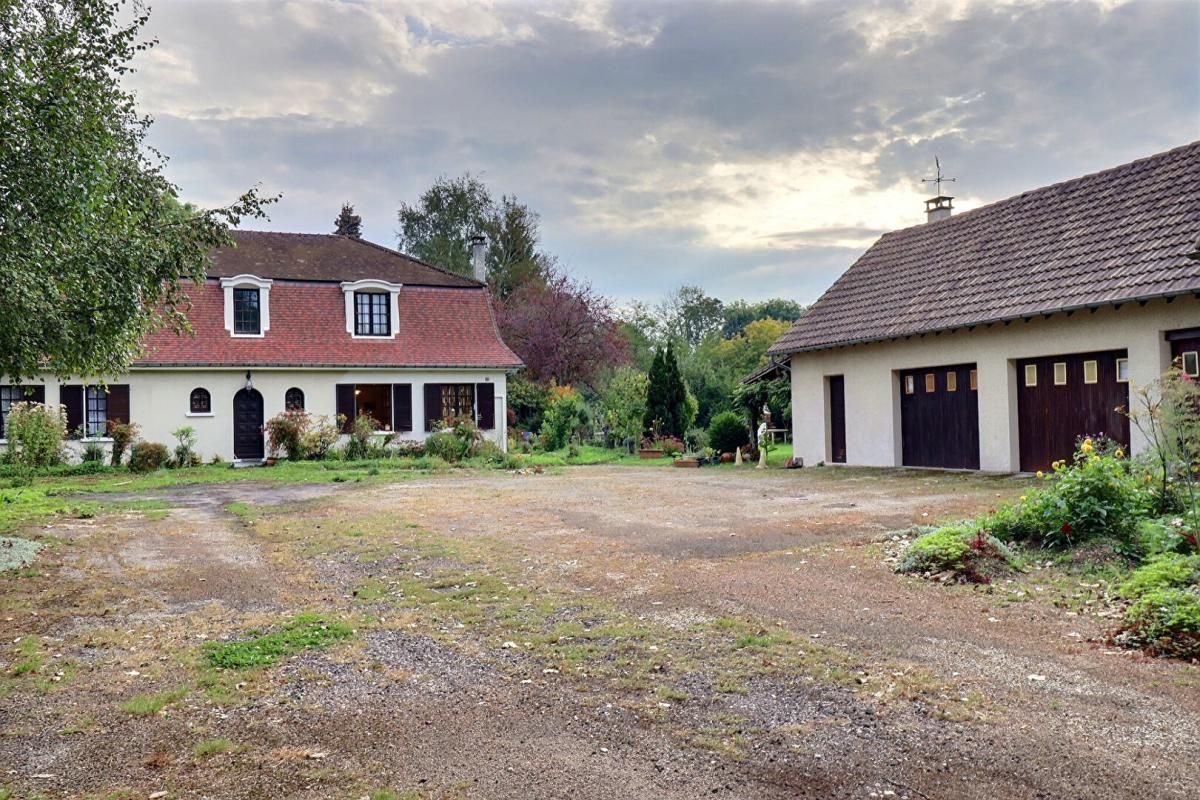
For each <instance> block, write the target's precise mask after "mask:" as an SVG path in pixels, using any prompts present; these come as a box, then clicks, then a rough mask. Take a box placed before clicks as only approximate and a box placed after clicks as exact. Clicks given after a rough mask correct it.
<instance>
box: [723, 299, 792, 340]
mask: <svg viewBox="0 0 1200 800" xmlns="http://www.w3.org/2000/svg"><path fill="white" fill-rule="evenodd" d="M807 310H808V309H807V308H805V307H804V306H802V305H800V304H799V303H797V302H796V301H794V300H785V299H783V298H782V297H773V298H771V299H770V300H764V301H762V302H761V303H748V302H746V301H745V300H735V301H734V302H732V303H728V304H726V305H725V307H724V309H722V312H721V316H722V325H721V335H722V336H723V337H725V338H726V339H731V338H733V337H734V336H737V335H738V334H739V333H741V332H742V331H743V330H745V328H746V326H747V325H749V324H750V323H751V322H754V321H755V320H760V319H777V320H781V321H783V322H795V321H796V320H798V319H800V317H802V316H804V312H805V311H807Z"/></svg>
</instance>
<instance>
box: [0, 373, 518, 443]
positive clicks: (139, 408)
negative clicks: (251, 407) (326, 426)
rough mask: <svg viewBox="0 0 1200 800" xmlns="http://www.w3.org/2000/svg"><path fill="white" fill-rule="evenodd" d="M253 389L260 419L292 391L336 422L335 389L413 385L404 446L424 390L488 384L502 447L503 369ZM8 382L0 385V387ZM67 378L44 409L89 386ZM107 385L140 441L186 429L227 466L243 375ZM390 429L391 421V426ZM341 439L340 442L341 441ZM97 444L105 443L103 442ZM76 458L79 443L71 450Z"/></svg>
mask: <svg viewBox="0 0 1200 800" xmlns="http://www.w3.org/2000/svg"><path fill="white" fill-rule="evenodd" d="M250 372H251V378H252V380H253V383H254V388H255V389H257V390H258V391H259V392H261V393H262V396H263V418H264V420H266V419H270V418H271V417H273V416H275V415H276V414H279V413H280V412H282V411H283V410H284V394H285V393H286V392H287V390H288V389H289V388H291V387H293V386H295V387H299V388H300V389H301V390H303V392H304V404H305V410H306V411H308V412H309V413H310V414H313V415H323V416H327V417H329V418H330V419H334V418H335V417H336V415H337V407H336V405H337V398H336V391H335V389H334V387H335V386H336V385H337V384H339V383H410V384H412V402H413V430H412V431H409V432H404V433H401V434H399V438H401V439H405V440H417V441H422V440H424V439H425V437H426V436H428V434H427V433H426V432H425V425H424V420H425V416H424V411H425V402H424V391H423V387H424V385H425V384H426V383H491V384H493V385H494V386H495V387H496V388H495V396H496V427H495V429H494V430H491V431H486V432H485V433H486V435H487V436H488V438H490V439H492V440H493V441H495V442H496V443H497V444H499V445H500V446H501V447H506V446H507V439H508V432H507V421H508V415H507V411H508V398H507V381H506V377H507V376H506V374H505V372H504V371H502V370H451V369H446V370H394V369H393V370H388V369H346V370H341V369H331V370H296V369H265V368H256V369H252V370H250ZM4 382H7V381H3V380H0V383H4ZM87 382H89V381H82V380H78V379H72V380H70V381H59V380H56V379H54V378H51V377H46V378H45V379H44V381H32V382H30V381H27V382H26V383H45V385H46V402H47V403H58V402H59V386H60V385H61V384H63V383H76V384H77V383H87ZM108 383H110V384H128V385H129V413H130V417H131V421H132V422H134V423H136V424H137V425H138V426H139V427H140V429H141V430H140V437H141V438H142V439H143V440H146V441H153V442H162V443H163V444H166V445H169V446H173V445H174V443H175V438H174V437H173V436H172V435H171V431H173V430H175V429H177V428H179V427H181V426H184V425H190V426H192V427H193V428H195V429H196V436H197V439H198V444H197V450H198V451H199V453H200V454H201V456H202V457H203V458H204V459H205V460H206V461H207V460H209V459H211V458H212V457H213V456H214V455H219V456H220V457H221V458H223V459H224V460H226V461H232V460H233V457H234V456H233V396H234V394H236V393H237V392H238V390H240V389H241V388H243V387H244V386H245V385H246V369H245V368H239V369H142V370H134V371H133V372H131V373H130V374H128V375H125V376H123V377H121V378H113V379H109V380H108ZM197 387H202V388H204V389H207V390H208V391H209V393H210V394H211V396H212V409H213V413H212V414H209V415H193V414H191V413H190V412H189V407H190V406H189V401H190V397H191V393H192V390H193V389H195V388H197ZM389 422H390V421H389ZM342 438H343V443H344V441H345V439H346V437H342ZM102 443H103V442H102ZM70 449H71V450H72V451H73V452H75V453H76V455H77V454H78V453H79V452H80V451H81V450H82V443H80V442H72V443H70Z"/></svg>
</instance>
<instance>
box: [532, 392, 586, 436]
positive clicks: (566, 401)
mask: <svg viewBox="0 0 1200 800" xmlns="http://www.w3.org/2000/svg"><path fill="white" fill-rule="evenodd" d="M589 420H590V417H589V415H588V410H587V406H586V405H584V402H583V398H582V397H580V395H579V392H577V391H575V390H574V389H572V388H571V387H570V386H555V387H552V388H551V389H550V399H549V401H548V402H547V404H546V411H545V413H544V414H543V416H542V429H541V437H542V440H543V442H544V443H545V445H546V449H547V450H559V449H561V448H563V447H566V445H567V442H568V441H569V440H570V439H571V437H572V436H581V435H583V434H584V433H585V432H586V428H587V426H588V424H589Z"/></svg>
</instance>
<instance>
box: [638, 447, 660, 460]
mask: <svg viewBox="0 0 1200 800" xmlns="http://www.w3.org/2000/svg"><path fill="white" fill-rule="evenodd" d="M638 455H639V456H641V457H642V458H662V457H663V451H662V450H652V449H645V450H638Z"/></svg>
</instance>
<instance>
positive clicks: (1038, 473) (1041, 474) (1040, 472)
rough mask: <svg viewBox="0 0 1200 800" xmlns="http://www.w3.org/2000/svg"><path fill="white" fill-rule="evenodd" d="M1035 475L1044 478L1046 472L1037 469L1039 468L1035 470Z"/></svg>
mask: <svg viewBox="0 0 1200 800" xmlns="http://www.w3.org/2000/svg"><path fill="white" fill-rule="evenodd" d="M1037 476H1038V477H1039V478H1044V477H1046V473H1044V472H1042V471H1041V470H1040V469H1039V470H1038V471H1037Z"/></svg>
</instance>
